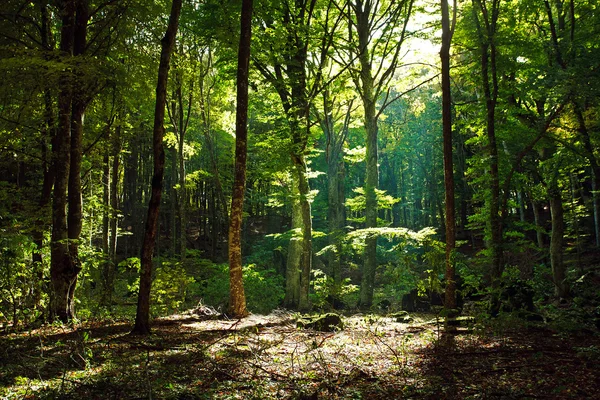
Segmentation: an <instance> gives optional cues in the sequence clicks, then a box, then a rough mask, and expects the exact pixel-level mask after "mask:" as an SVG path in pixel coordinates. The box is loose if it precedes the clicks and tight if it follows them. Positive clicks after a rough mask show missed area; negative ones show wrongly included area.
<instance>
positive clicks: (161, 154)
mask: <svg viewBox="0 0 600 400" xmlns="http://www.w3.org/2000/svg"><path fill="white" fill-rule="evenodd" d="M181 3H182V0H173V3H172V5H171V13H170V16H169V24H168V26H167V31H166V33H165V36H164V37H163V38H162V40H161V44H162V50H161V53H160V64H159V67H158V81H157V83H156V105H155V109H154V129H153V139H152V148H153V155H154V159H153V160H154V175H153V176H152V194H151V196H150V204H149V205H148V216H147V217H146V230H145V233H144V242H143V244H142V256H141V270H140V288H139V294H138V303H137V311H136V315H135V325H134V327H133V331H132V333H136V334H140V335H146V334H148V333H150V287H151V285H152V256H153V255H154V246H155V240H156V231H157V227H158V212H159V208H160V199H161V196H162V182H163V176H164V169H165V150H164V146H163V137H164V133H165V127H164V120H165V105H166V101H167V81H168V77H169V62H170V59H171V54H172V52H173V48H174V46H175V36H176V34H177V28H178V25H179V16H180V14H181V5H182V4H181Z"/></svg>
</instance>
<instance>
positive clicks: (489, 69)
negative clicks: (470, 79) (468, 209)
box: [473, 0, 503, 285]
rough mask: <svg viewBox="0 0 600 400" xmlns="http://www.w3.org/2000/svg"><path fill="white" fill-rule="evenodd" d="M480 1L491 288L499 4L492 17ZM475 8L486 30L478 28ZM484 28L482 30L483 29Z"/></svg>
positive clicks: (498, 236)
mask: <svg viewBox="0 0 600 400" xmlns="http://www.w3.org/2000/svg"><path fill="white" fill-rule="evenodd" d="M482 1H483V0H473V13H474V18H475V22H476V26H477V31H478V34H479V46H480V51H481V79H482V86H483V93H484V97H485V109H486V133H487V139H488V143H487V145H488V153H489V167H490V172H489V174H490V195H489V197H488V205H489V220H488V228H489V240H488V248H489V249H490V251H491V267H490V277H491V281H492V285H496V284H498V282H499V279H500V276H501V275H502V269H503V261H502V221H501V219H500V178H499V171H498V145H497V144H496V103H497V98H498V75H497V71H496V53H497V52H496V43H495V39H494V38H495V36H496V22H497V20H498V13H499V4H500V0H494V1H493V4H492V7H491V15H490V14H489V10H488V9H487V7H486V6H484V5H483V4H482ZM477 8H479V10H480V12H481V16H482V19H483V22H484V25H485V27H482V26H481V23H480V20H479V16H478V15H477V14H476V13H477ZM484 28H485V29H484Z"/></svg>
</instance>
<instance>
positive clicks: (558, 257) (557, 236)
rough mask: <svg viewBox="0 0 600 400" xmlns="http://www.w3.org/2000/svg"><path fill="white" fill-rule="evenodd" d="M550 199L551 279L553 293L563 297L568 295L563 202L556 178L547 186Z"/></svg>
mask: <svg viewBox="0 0 600 400" xmlns="http://www.w3.org/2000/svg"><path fill="white" fill-rule="evenodd" d="M548 197H549V200H550V213H551V215H552V235H551V237H550V264H551V266H552V279H553V281H554V294H555V295H556V297H559V298H565V297H567V296H568V295H569V287H568V285H567V283H566V282H565V278H566V267H565V265H564V263H563V243H564V233H565V222H564V215H563V214H564V212H563V202H562V197H561V194H560V188H559V187H558V181H557V179H556V178H554V179H552V181H551V182H550V185H549V186H548Z"/></svg>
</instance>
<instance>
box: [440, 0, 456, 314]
mask: <svg viewBox="0 0 600 400" xmlns="http://www.w3.org/2000/svg"><path fill="white" fill-rule="evenodd" d="M441 6H442V48H441V50H440V58H441V62H442V131H443V142H444V187H445V189H446V195H445V196H446V197H445V199H446V210H445V212H446V220H445V227H446V276H445V277H446V293H445V295H444V307H445V308H446V310H452V309H455V308H456V278H455V275H456V273H455V267H454V260H453V258H454V248H455V247H456V218H455V207H454V164H453V160H452V96H451V92H450V89H451V88H450V45H451V42H452V31H451V27H450V16H449V11H448V0H442V1H441ZM454 8H456V2H455V4H454Z"/></svg>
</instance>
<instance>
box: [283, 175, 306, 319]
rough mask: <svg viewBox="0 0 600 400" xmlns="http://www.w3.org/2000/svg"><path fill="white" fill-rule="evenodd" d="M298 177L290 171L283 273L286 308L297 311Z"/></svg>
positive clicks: (298, 275)
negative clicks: (289, 213)
mask: <svg viewBox="0 0 600 400" xmlns="http://www.w3.org/2000/svg"><path fill="white" fill-rule="evenodd" d="M297 180H298V176H297V173H296V171H295V170H294V171H292V186H291V188H292V231H293V233H292V238H291V239H290V244H289V246H288V254H287V262H286V270H285V271H286V272H285V298H284V299H283V304H284V306H285V307H286V308H289V309H294V310H297V309H298V308H299V305H300V275H301V263H302V209H301V207H300V199H299V193H298V183H297Z"/></svg>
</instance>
